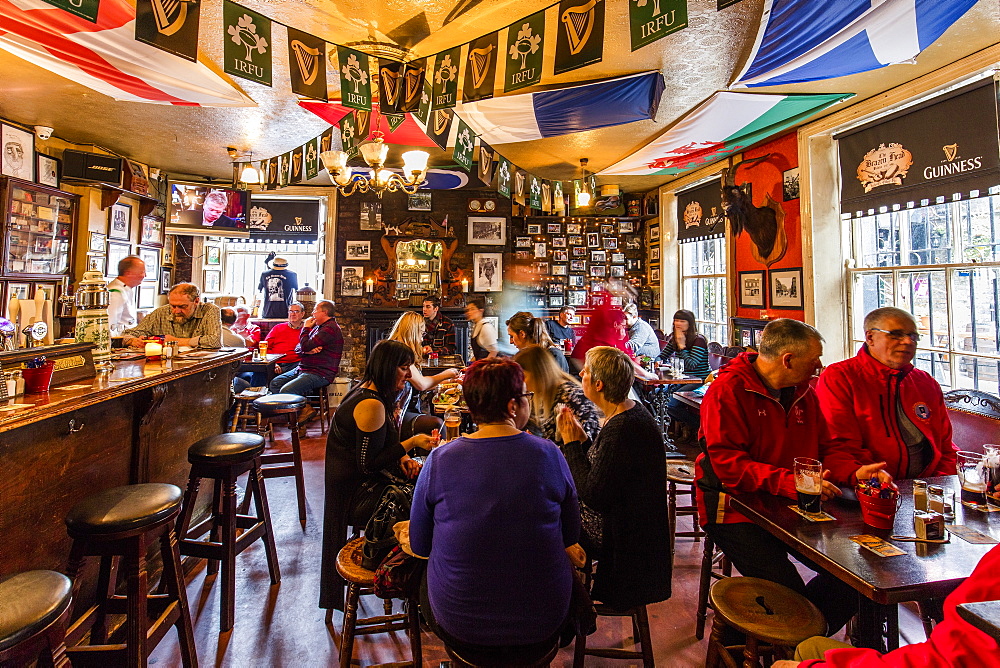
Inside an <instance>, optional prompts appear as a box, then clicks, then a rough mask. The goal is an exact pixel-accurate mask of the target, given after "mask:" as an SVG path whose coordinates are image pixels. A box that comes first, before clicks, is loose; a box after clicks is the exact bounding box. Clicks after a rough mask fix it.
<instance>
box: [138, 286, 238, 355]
mask: <svg viewBox="0 0 1000 668" xmlns="http://www.w3.org/2000/svg"><path fill="white" fill-rule="evenodd" d="M220 313H221V311H220V309H219V307H218V306H216V305H215V304H205V303H203V302H202V301H201V290H199V289H198V286H197V285H195V284H194V283H178V284H177V285H175V286H174V287H172V288H170V292H169V293H168V294H167V303H166V305H164V306H161V307H159V308H158V309H155V310H153V311H152V312H151V313H150V314H149V315H147V316H146V317H145V318H143V319H142V322H141V323H139V324H138V326H136V327H133V328H132V329H126V330H125V331H124V332H123V333H122V336H123V337H124V343H125V345H126V346H128V347H129V348H142V346H143V345H144V343H143V340H142V339H143V337H147V336H162V337H163V339H164V341H168V342H169V341H176V342H177V345H179V346H191V347H192V348H219V347H221V346H222V319H221V317H220Z"/></svg>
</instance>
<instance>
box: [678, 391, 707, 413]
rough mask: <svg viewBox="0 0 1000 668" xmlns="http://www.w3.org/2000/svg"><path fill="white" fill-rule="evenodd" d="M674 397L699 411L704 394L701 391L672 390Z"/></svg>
mask: <svg viewBox="0 0 1000 668" xmlns="http://www.w3.org/2000/svg"><path fill="white" fill-rule="evenodd" d="M674 398H675V399H677V401H679V402H681V403H682V404H686V405H687V406H689V407H690V408H691V409H693V410H694V411H695V412H696V413H697V412H700V411H701V402H702V401H704V400H705V395H704V394H702V393H701V392H693V391H687V390H685V391H683V392H674Z"/></svg>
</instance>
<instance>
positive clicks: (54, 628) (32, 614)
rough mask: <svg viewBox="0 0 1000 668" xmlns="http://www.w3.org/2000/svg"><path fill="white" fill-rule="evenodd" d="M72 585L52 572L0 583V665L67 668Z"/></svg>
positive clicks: (24, 575)
mask: <svg viewBox="0 0 1000 668" xmlns="http://www.w3.org/2000/svg"><path fill="white" fill-rule="evenodd" d="M72 592H73V583H72V582H70V580H69V578H68V577H66V576H65V575H63V574H62V573H56V572H55V571H28V572H26V573H18V574H17V575H15V576H13V577H11V578H8V579H6V580H4V581H3V582H0V666H28V665H32V664H33V663H35V662H36V661H37V665H39V666H45V667H46V668H69V665H70V663H69V659H68V658H67V657H66V624H67V623H69V606H70V600H71V597H72Z"/></svg>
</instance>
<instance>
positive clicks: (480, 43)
mask: <svg viewBox="0 0 1000 668" xmlns="http://www.w3.org/2000/svg"><path fill="white" fill-rule="evenodd" d="M498 39H499V33H496V32H491V33H490V34H489V35H483V36H482V37H480V38H479V39H477V40H475V41H472V42H469V52H468V53H469V55H468V56H466V62H465V85H464V86H463V87H462V100H463V101H465V102H475V101H476V100H485V99H487V98H491V97H493V84H494V82H496V78H497V40H498Z"/></svg>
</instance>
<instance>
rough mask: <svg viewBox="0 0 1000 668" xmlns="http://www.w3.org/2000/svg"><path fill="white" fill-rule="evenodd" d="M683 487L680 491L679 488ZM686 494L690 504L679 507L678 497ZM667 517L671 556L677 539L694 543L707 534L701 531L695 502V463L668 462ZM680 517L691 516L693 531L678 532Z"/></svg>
mask: <svg viewBox="0 0 1000 668" xmlns="http://www.w3.org/2000/svg"><path fill="white" fill-rule="evenodd" d="M678 485H681V486H683V489H681V490H680V491H678V489H677V486H678ZM678 494H686V495H687V496H688V497H690V502H689V503H688V505H686V506H678V505H677V495H678ZM667 516H668V517H669V518H670V554H671V555H673V553H674V542H675V538H676V537H678V536H679V537H681V538H694V542H696V543H697V542H698V541H700V540H701V537H702V536H704V535H705V532H704V531H702V530H701V525H700V524H699V523H698V504H697V502H696V501H695V493H694V462H692V461H690V460H686V459H668V460H667ZM678 516H680V517H684V516H690V517H691V522H692V530H691V531H677V518H678Z"/></svg>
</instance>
